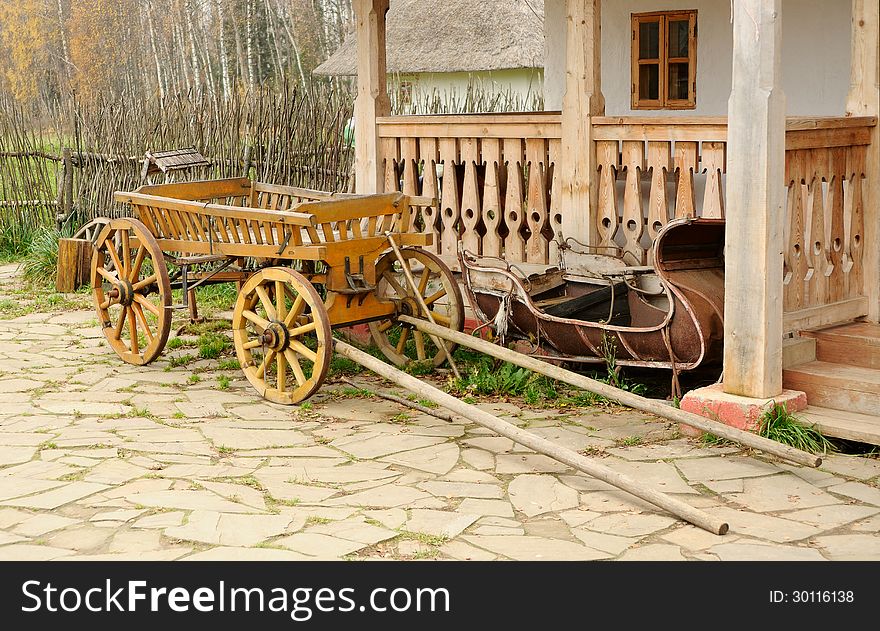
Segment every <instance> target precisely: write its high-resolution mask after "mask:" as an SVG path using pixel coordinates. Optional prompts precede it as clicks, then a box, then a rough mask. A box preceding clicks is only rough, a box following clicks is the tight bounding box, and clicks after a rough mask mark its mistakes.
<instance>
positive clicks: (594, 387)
mask: <svg viewBox="0 0 880 631" xmlns="http://www.w3.org/2000/svg"><path fill="white" fill-rule="evenodd" d="M399 319H400V320H401V321H402V322H406V323H408V324H412V325H413V326H415V327H416V328H417V329H420V330H422V331H424V332H425V333H433V334H434V335H437V336H438V337H443V338H444V339H446V340H449V341H450V342H455V343H456V344H459V345H461V346H466V347H467V348H471V349H473V350H475V351H480V352H481V353H485V354H486V355H491V356H492V357H496V358H498V359H502V360H504V361H508V362H510V363H511V364H515V365H517V366H521V367H523V368H527V369H529V370H532V371H534V372H536V373H540V374H542V375H545V376H547V377H551V378H553V379H556V380H557V381H561V382H563V383H567V384H569V385H572V386H575V387H577V388H582V389H583V390H588V391H590V392H595V393H596V394H599V395H602V396H603V397H606V398H608V399H611V400H613V401H617V402H618V403H620V404H622V405H625V406H627V407H631V408H633V409H636V410H641V411H642V412H649V413H651V414H655V415H657V416H660V417H662V418H666V419H669V420H670V421H676V422H678V423H684V424H685V425H690V426H691V427H696V428H697V429H701V430H703V431H704V432H710V433H712V434H715V435H716V436H720V437H721V438H726V439H728V440H732V441H734V442H736V443H739V444H741V445H745V446H746V447H751V448H753V449H760V450H761V451H764V452H767V453H769V454H773V455H774V456H777V457H779V458H783V459H784V460H788V461H790V462H795V463H797V464H802V465H806V466H808V467H818V466H819V465H820V464H822V458H820V457H819V456H816V455H813V454H808V453H806V452H805V451H801V450H799V449H794V448H793V447H789V446H788V445H783V444H781V443H777V442H776V441H775V440H770V439H768V438H764V437H763V436H757V435H755V434H752V433H750V432H744V431H742V430H741V429H736V428H735V427H730V426H729V425H725V424H724V423H719V422H718V421H713V420H711V419H708V418H705V417H702V416H698V415H696V414H692V413H691V412H685V411H684V410H679V409H678V408H674V407H670V406H668V405H664V404H663V403H660V402H658V401H652V400H650V399H646V398H644V397H640V396H639V395H637V394H633V393H632V392H627V391H626V390H621V389H620V388H615V387H614V386H610V385H608V384H607V383H602V382H601V381H597V380H595V379H590V378H589V377H584V376H583V375H579V374H577V373H575V372H571V371H570V370H565V369H564V368H560V367H559V366H554V365H552V364H548V363H547V362H543V361H541V360H540V359H535V358H534V357H529V356H527V355H523V354H522V353H517V352H516V351H512V350H510V349H508V348H503V347H501V346H498V345H497V344H492V343H491V342H487V341H486V340H482V339H480V338H476V337H473V336H472V335H467V334H465V333H459V332H458V331H450V330H449V329H446V328H445V327H438V326H435V325H433V324H431V323H430V322H425V321H424V320H419V319H418V318H412V317H410V316H400V318H399Z"/></svg>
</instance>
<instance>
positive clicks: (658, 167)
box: [648, 141, 672, 242]
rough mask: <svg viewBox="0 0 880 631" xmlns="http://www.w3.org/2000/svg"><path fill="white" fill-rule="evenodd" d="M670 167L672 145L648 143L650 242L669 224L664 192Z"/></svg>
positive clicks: (667, 199)
mask: <svg viewBox="0 0 880 631" xmlns="http://www.w3.org/2000/svg"><path fill="white" fill-rule="evenodd" d="M671 167H672V143H670V142H666V141H663V142H649V143H648V168H649V169H651V192H650V194H649V196H648V234H649V235H650V236H651V241H652V242H653V241H654V239H656V238H657V235H658V234H660V230H662V229H663V226H665V225H666V224H667V223H668V222H669V197H668V196H667V192H666V183H667V182H668V181H669V180H668V177H667V174H668V173H669V169H670V168H671Z"/></svg>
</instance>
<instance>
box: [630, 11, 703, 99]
mask: <svg viewBox="0 0 880 631" xmlns="http://www.w3.org/2000/svg"><path fill="white" fill-rule="evenodd" d="M631 19H632V49H631V57H632V69H631V71H630V72H631V82H630V84H631V99H632V109H634V110H692V109H695V108H696V107H697V10H696V9H691V10H686V11H682V10H677V11H653V12H651V13H633V14H632V15H631ZM682 20H687V21H688V40H689V41H688V56H687V57H671V58H670V57H669V46H668V41H667V40H668V37H669V27H668V24H669V22H670V21H682ZM643 22H659V23H660V28H659V31H660V33H659V37H660V41H659V53H660V57H659V59H639V48H640V47H639V33H640V28H639V27H640V25H641V24H642V23H643ZM675 63H687V64H688V98H687V99H670V98H669V92H668V90H667V84H668V79H669V66H670V65H671V64H675ZM648 64H659V74H660V76H659V82H660V86H659V92H658V94H659V96H660V98H659V99H656V100H654V99H651V100H649V99H640V98H639V67H640V66H642V65H648Z"/></svg>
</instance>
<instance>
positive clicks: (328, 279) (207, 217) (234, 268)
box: [91, 178, 464, 404]
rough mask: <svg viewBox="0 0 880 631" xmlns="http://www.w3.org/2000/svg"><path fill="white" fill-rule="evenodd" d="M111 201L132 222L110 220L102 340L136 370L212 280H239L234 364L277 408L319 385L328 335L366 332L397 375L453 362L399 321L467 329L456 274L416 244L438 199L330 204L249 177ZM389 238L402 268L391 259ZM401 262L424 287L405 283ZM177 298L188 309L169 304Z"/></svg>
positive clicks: (101, 284) (98, 298) (392, 197)
mask: <svg viewBox="0 0 880 631" xmlns="http://www.w3.org/2000/svg"><path fill="white" fill-rule="evenodd" d="M115 197H116V200H117V201H118V202H121V203H124V204H128V205H130V206H131V208H132V211H133V212H132V214H133V215H135V216H137V219H134V218H120V219H108V220H107V221H106V224H105V226H104V228H103V229H102V230H101V232H100V234H99V235H98V236H97V238H96V240H95V241H96V246H95V253H94V256H93V259H92V272H91V282H92V288H93V295H94V300H95V307H96V309H97V312H98V319H99V321H100V322H101V323H102V326H103V329H104V333H105V335H106V337H107V340H108V342H109V343H110V346H111V347H112V348H113V349H114V350H115V351H116V353H117V354H118V355H119V356H120V357H121V358H122V359H123V360H124V361H126V362H128V363H131V364H136V365H144V364H148V363H150V362H151V361H153V360H155V359H156V358H157V357H158V356H159V355H160V353H161V352H162V350H163V348H164V347H165V343H166V342H167V340H168V335H169V332H170V330H171V319H172V312H173V310H175V309H186V308H188V307H191V300H192V299H193V290H194V289H195V288H196V287H198V286H202V285H206V284H213V283H223V282H235V283H237V284H238V288H239V291H238V297H237V299H236V301H235V306H234V311H233V316H232V333H233V341H234V345H235V350H236V354H237V355H238V360H239V363H240V365H241V368H242V370H243V371H244V374H245V376H246V377H247V379H248V380H249V381H250V383H251V384H252V385H253V386H254V387H255V388H256V389H257V391H258V392H259V393H260V394H261V395H262V396H264V397H265V398H267V399H269V400H270V401H274V402H276V403H283V404H293V403H298V402H300V401H303V400H305V399H307V398H308V397H309V396H311V395H312V394H313V393H314V392H315V391H316V390H317V389H318V388H319V387H320V385H321V383H322V381H323V380H324V377H325V376H326V374H327V369H328V367H329V364H330V357H331V354H332V343H331V341H330V338H331V329H332V328H333V327H343V326H350V325H354V324H361V323H367V324H369V328H370V332H371V334H372V337H373V340H374V341H375V343H376V344H377V345H378V347H379V348H380V349H381V350H382V352H383V353H384V354H385V355H386V356H387V357H388V358H389V359H390V360H391V361H392V362H394V363H395V364H396V365H398V366H403V365H405V364H406V363H408V362H410V361H413V360H418V361H425V362H433V364H434V365H440V364H441V363H443V361H444V360H445V357H446V356H445V354H444V351H443V350H442V348H441V345H440V344H441V343H440V342H439V341H437V340H433V339H432V338H429V337H428V336H426V335H424V334H423V333H422V332H421V331H418V330H417V329H416V328H414V327H412V326H411V325H407V324H402V323H400V322H399V321H398V319H397V318H398V316H399V315H414V316H416V317H425V316H426V314H425V313H424V310H423V309H422V308H421V307H420V303H424V304H425V305H427V306H428V308H429V309H430V310H431V316H432V317H433V319H434V320H435V321H436V322H437V323H438V324H441V325H443V326H446V327H449V328H451V329H454V330H457V331H460V330H462V328H463V325H464V303H463V300H462V297H461V292H460V290H459V288H458V284H457V283H456V281H455V278H454V277H453V275H452V272H451V271H450V270H449V268H448V267H447V266H446V265H445V264H444V263H443V262H442V261H441V260H440V259H438V258H437V257H436V256H434V255H433V254H431V253H429V252H426V251H425V250H423V249H419V247H418V246H425V245H430V243H431V238H432V237H431V235H430V234H423V233H420V232H418V231H417V227H416V223H417V222H416V221H415V220H414V215H415V213H414V211H413V208H414V207H415V204H430V200H424V199H419V198H409V197H407V196H405V195H402V194H399V193H393V194H387V195H369V196H352V195H332V194H329V193H323V192H319V191H311V190H307V189H299V188H293V187H282V186H274V185H269V184H263V183H259V182H251V181H250V180H248V179H241V178H237V179H226V180H212V181H203V182H191V183H181V184H162V185H155V186H143V187H141V188H139V189H138V190H137V191H135V192H119V193H116V196H115ZM414 202H415V204H414ZM389 234H390V235H392V236H393V238H394V240H395V241H396V243H397V244H398V245H400V246H402V250H401V254H402V258H398V257H397V256H396V255H395V253H394V252H393V251H389V245H390V241H389V238H388V235H389ZM403 263H405V264H406V265H407V266H408V267H409V271H410V272H411V275H412V276H414V277H415V279H416V281H417V282H416V283H413V284H412V285H410V284H407V280H406V279H405V274H404V270H403V267H402V265H403ZM415 285H417V287H415V289H418V291H419V293H420V294H421V297H419V296H416V294H415V289H411V287H413V286H415ZM175 289H177V290H180V295H181V304H172V302H173V301H172V291H173V290H175ZM420 298H421V299H420ZM188 303H190V304H188Z"/></svg>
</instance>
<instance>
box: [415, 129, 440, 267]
mask: <svg viewBox="0 0 880 631" xmlns="http://www.w3.org/2000/svg"><path fill="white" fill-rule="evenodd" d="M419 157H420V158H421V160H422V195H425V196H427V197H433V198H435V199H437V200H439V199H440V189H439V184H438V182H437V164H438V162H439V161H440V157H439V153H438V149H437V139H436V138H419ZM439 208H440V203H439V202H438V203H437V204H436V205H433V206H421V209H422V221H423V222H424V227H423V232H424V233H425V234H430V235H432V237H433V239H434V241H433V246H432V248H431V251H432V252H435V253H439V252H440V223H439V221H440V219H439V213H440V211H439Z"/></svg>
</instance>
